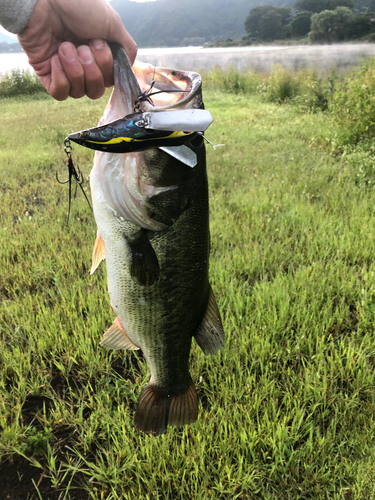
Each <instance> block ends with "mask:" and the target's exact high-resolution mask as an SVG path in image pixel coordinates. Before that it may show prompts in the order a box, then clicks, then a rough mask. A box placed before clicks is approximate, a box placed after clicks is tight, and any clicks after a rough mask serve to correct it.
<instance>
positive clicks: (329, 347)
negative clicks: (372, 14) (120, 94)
mask: <svg viewBox="0 0 375 500" xmlns="http://www.w3.org/2000/svg"><path fill="white" fill-rule="evenodd" d="M107 99H108V96H106V97H105V98H103V99H102V100H100V101H96V102H89V101H88V100H85V99H82V100H79V101H74V100H68V101H66V102H64V103H57V102H55V101H53V100H52V99H50V98H48V97H46V96H43V95H40V96H38V95H36V96H34V97H20V98H18V99H15V98H11V99H3V100H1V103H0V118H1V120H0V264H1V271H0V301H1V302H0V363H1V371H0V457H1V461H0V490H1V491H2V492H3V495H4V492H5V496H4V498H9V499H11V500H25V499H27V500H31V499H42V500H55V499H60V500H63V499H66V500H67V499H71V500H81V499H82V500H83V499H98V500H99V499H106V500H116V499H124V500H133V499H145V500H146V499H147V500H149V499H150V500H151V499H152V500H153V499H163V500H164V499H168V500H177V499H181V500H190V499H201V500H211V499H212V500H214V499H231V500H232V499H241V500H250V499H251V500H252V499H259V500H276V499H282V500H292V499H293V500H294V499H295V500H303V499H314V500H315V499H316V500H320V499H322V500H323V499H335V500H336V499H337V500H338V499H343V500H359V499H361V500H362V499H363V500H369V499H372V498H375V465H374V463H375V441H374V433H375V421H374V418H375V417H374V416H375V372H374V368H375V329H374V319H375V274H374V273H375V262H374V258H373V255H374V239H375V219H374V212H375V204H374V192H373V190H372V188H371V187H369V184H368V183H364V182H359V180H360V179H361V177H360V171H359V168H358V165H357V163H355V162H353V161H349V160H348V159H347V156H346V155H345V154H344V155H343V154H342V153H338V152H337V148H334V147H333V146H332V145H334V144H335V140H336V139H335V138H337V137H339V136H340V129H339V128H338V127H339V125H337V123H336V122H335V120H334V119H333V118H332V117H331V115H329V114H327V113H322V112H318V113H315V114H312V113H304V112H303V111H301V109H300V108H298V106H292V105H288V104H284V105H278V104H273V103H266V102H264V101H263V100H262V98H261V96H259V95H235V94H230V93H224V92H221V91H214V90H208V91H206V92H205V104H206V108H207V109H209V110H210V111H211V112H212V114H213V116H214V119H215V121H214V124H213V125H212V126H211V127H210V129H209V130H208V131H207V137H208V139H210V140H211V141H212V142H213V143H216V144H217V143H225V147H221V148H218V149H217V150H216V151H214V150H213V149H212V148H211V147H208V148H207V156H208V175H209V181H210V203H211V240H212V244H211V267H210V276H211V283H212V286H213V289H214V292H215V295H216V298H217V301H218V305H219V308H220V311H221V314H222V317H223V322H224V327H225V331H226V334H227V342H226V345H225V347H224V348H223V349H222V350H221V351H220V352H219V354H218V355H216V356H214V357H210V356H207V357H206V356H204V354H203V353H202V352H201V350H200V349H199V348H198V347H197V346H196V344H195V343H193V348H192V352H191V374H192V377H193V380H194V381H195V383H196V386H197V390H198V394H199V398H200V411H199V418H198V421H197V423H195V424H193V425H190V426H187V427H185V428H183V429H179V428H168V431H167V433H166V434H165V435H163V436H160V437H158V438H154V437H152V436H148V435H145V434H141V433H140V432H139V431H137V429H135V428H134V425H133V416H134V411H135V407H136V401H137V398H138V395H139V393H140V390H141V388H142V387H143V386H144V385H145V384H146V383H147V381H148V378H149V372H148V368H147V365H146V363H145V361H144V359H143V357H142V354H141V353H136V352H128V351H126V352H124V351H116V352H109V351H106V350H105V349H103V348H101V347H100V346H99V342H100V340H101V336H102V333H103V332H104V331H105V330H106V329H107V328H108V327H109V325H110V324H111V323H112V321H113V320H114V315H113V313H112V311H111V309H110V305H109V298H108V294H107V291H106V271H105V265H104V264H102V265H101V266H100V268H99V270H98V271H97V272H96V274H95V275H94V276H90V275H89V270H90V267H91V252H92V247H93V244H94V241H95V235H96V226H95V221H94V218H93V215H92V213H91V212H90V209H89V207H88V205H87V203H86V201H85V200H84V198H83V195H82V193H80V192H79V191H78V193H77V198H76V199H75V200H74V202H73V204H72V208H71V217H70V219H71V220H70V224H69V227H67V226H66V216H67V209H68V187H67V186H61V185H59V184H58V183H57V181H56V178H55V172H56V171H58V172H59V176H60V177H61V178H63V177H64V176H66V167H65V156H64V151H63V141H64V137H65V136H66V135H68V134H69V133H71V132H73V131H76V130H80V129H82V128H86V127H88V126H93V125H95V124H96V123H97V121H98V118H99V117H100V116H101V113H102V111H103V109H104V106H105V102H106V100H107ZM73 155H74V159H75V160H77V163H78V164H79V166H80V168H81V170H82V172H83V173H84V177H85V179H86V180H87V178H88V175H89V172H90V169H91V163H92V152H90V151H89V150H85V149H83V148H79V147H78V146H77V147H74V151H73ZM349 156H350V155H349ZM85 189H86V190H87V191H88V192H89V186H88V183H87V182H86V183H85Z"/></svg>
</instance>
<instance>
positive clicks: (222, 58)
mask: <svg viewBox="0 0 375 500" xmlns="http://www.w3.org/2000/svg"><path fill="white" fill-rule="evenodd" d="M368 56H372V57H375V44H337V45H312V46H309V45H296V46H279V47H275V46H264V47H231V48H215V49H203V48H201V47H177V48H162V49H139V50H138V59H139V60H140V61H143V62H147V63H150V64H153V65H155V66H167V67H172V68H179V69H185V70H188V69H189V70H195V71H201V70H207V69H209V68H210V67H214V66H220V67H222V68H226V67H228V66H231V65H232V66H233V67H234V68H235V69H237V70H238V69H242V70H244V69H251V68H252V69H256V70H259V71H269V70H270V69H271V67H272V65H273V64H276V63H280V64H282V65H283V66H284V67H286V68H290V69H298V68H300V67H313V68H317V69H318V70H320V71H324V70H326V69H330V68H332V67H335V68H337V69H339V70H342V69H345V68H347V67H351V66H355V65H357V64H358V63H359V61H360V59H361V57H368ZM13 68H21V69H27V68H30V66H29V64H28V62H27V57H26V55H25V54H0V73H4V72H6V71H9V70H11V69H13Z"/></svg>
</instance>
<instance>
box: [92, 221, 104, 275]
mask: <svg viewBox="0 0 375 500" xmlns="http://www.w3.org/2000/svg"><path fill="white" fill-rule="evenodd" d="M104 259H105V248H104V243H103V240H102V237H101V236H100V234H99V231H98V233H97V235H96V240H95V244H94V250H93V251H92V266H91V271H90V274H94V272H95V271H96V270H97V269H98V266H99V264H100V263H101V261H102V260H104Z"/></svg>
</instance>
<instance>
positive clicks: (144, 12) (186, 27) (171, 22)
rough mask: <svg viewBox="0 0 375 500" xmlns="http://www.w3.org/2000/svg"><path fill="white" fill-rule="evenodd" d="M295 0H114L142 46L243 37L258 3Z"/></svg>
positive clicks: (279, 4)
mask: <svg viewBox="0 0 375 500" xmlns="http://www.w3.org/2000/svg"><path fill="white" fill-rule="evenodd" d="M294 3H295V0H156V1H155V2H144V3H138V2H131V1H129V0H112V1H111V5H112V7H113V8H114V9H115V10H116V11H117V12H118V13H119V14H120V16H121V19H122V22H123V23H124V25H125V27H126V29H127V30H128V31H129V33H130V34H131V35H132V37H133V38H134V40H135V41H136V43H137V44H138V47H140V48H142V47H178V46H185V45H203V44H204V43H206V42H214V41H217V40H225V39H227V38H233V39H235V38H241V37H242V36H243V35H244V34H245V29H244V22H245V19H246V17H247V16H248V14H249V12H250V10H251V9H253V8H254V7H256V6H257V5H274V6H277V7H292V6H293V5H294Z"/></svg>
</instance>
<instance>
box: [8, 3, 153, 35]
mask: <svg viewBox="0 0 375 500" xmlns="http://www.w3.org/2000/svg"><path fill="white" fill-rule="evenodd" d="M130 1H131V2H155V0H130ZM107 2H108V0H107ZM0 33H5V34H6V35H8V36H10V37H12V38H17V37H16V35H14V34H13V33H9V31H6V30H5V29H4V28H3V27H2V26H0Z"/></svg>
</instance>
